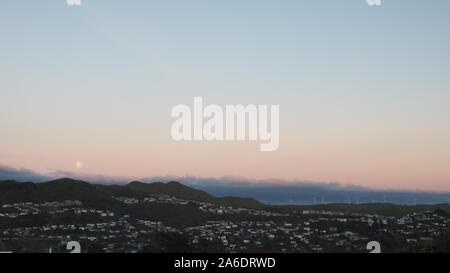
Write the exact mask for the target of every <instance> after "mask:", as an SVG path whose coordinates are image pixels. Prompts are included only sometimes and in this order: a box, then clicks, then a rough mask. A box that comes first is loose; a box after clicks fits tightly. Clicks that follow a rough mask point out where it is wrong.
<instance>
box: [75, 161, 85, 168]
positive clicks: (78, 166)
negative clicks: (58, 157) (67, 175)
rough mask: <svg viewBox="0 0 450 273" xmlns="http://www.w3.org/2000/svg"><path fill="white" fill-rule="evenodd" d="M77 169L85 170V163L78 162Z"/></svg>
mask: <svg viewBox="0 0 450 273" xmlns="http://www.w3.org/2000/svg"><path fill="white" fill-rule="evenodd" d="M75 167H77V169H81V168H83V162H81V161H77V163H75Z"/></svg>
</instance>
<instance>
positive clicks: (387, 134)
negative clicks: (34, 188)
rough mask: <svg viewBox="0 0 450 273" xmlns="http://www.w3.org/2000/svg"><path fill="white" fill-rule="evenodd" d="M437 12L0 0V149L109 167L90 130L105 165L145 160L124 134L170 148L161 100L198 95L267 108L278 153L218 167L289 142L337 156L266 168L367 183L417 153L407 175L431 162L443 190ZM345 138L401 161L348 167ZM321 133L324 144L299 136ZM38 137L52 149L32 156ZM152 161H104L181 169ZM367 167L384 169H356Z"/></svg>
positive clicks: (3, 158)
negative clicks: (273, 116)
mask: <svg viewBox="0 0 450 273" xmlns="http://www.w3.org/2000/svg"><path fill="white" fill-rule="evenodd" d="M449 12H450V1H447V0H433V1H425V0H383V1H382V6H380V7H369V6H368V5H367V4H366V1H365V0H328V1H325V0H322V1H319V0H309V1H306V0H304V1H300V0H292V1H274V0H272V1H268V0H258V1H256V0H254V1H253V0H239V1H238V0H227V1H225V0H223V1H219V0H214V1H212V0H203V1H198V0H179V1H149V0H133V1H126V0H82V6H80V7H70V6H68V5H67V4H66V3H65V1H64V0H39V1H31V0H3V1H2V3H1V8H0V75H1V76H0V92H1V93H0V94H1V100H0V126H1V128H2V136H1V138H0V151H1V152H0V163H3V164H7V165H12V166H17V167H30V168H35V169H40V170H42V169H44V168H57V169H67V168H69V167H68V166H69V165H70V166H72V165H73V162H74V161H75V160H80V157H84V156H85V157H87V158H92V161H93V163H92V164H85V165H86V169H87V170H88V171H90V172H105V171H107V170H108V166H107V165H102V164H100V163H98V162H100V161H101V160H102V158H108V159H109V158H110V157H111V155H110V154H109V153H108V152H107V151H108V150H107V148H106V146H105V148H104V150H97V151H96V150H95V148H96V147H98V146H99V145H100V144H103V143H110V145H111V146H108V147H114V149H118V148H117V147H121V148H120V149H121V150H120V152H121V153H120V157H122V156H123V158H126V160H125V159H124V160H123V161H120V160H119V159H117V160H116V161H114V162H110V164H111V165H113V166H118V165H120V166H124V165H126V164H132V162H134V161H137V160H144V159H148V158H149V157H150V156H148V155H147V153H150V152H149V151H151V153H152V157H158V156H161V157H162V155H161V154H160V153H163V152H162V151H159V150H158V151H156V150H153V149H152V148H148V147H147V146H146V147H147V148H148V149H149V150H146V148H141V149H139V148H138V146H139V145H146V144H145V143H153V144H148V145H149V146H151V145H156V146H161V147H164V148H165V149H164V151H165V152H164V153H172V152H176V151H177V149H178V148H176V147H174V146H173V143H172V142H171V140H170V136H169V133H170V132H169V128H170V125H171V122H172V119H171V118H170V115H169V113H170V109H171V107H172V106H173V105H175V104H179V103H183V104H191V103H192V98H193V97H194V96H197V95H201V96H203V97H204V99H205V101H206V103H208V102H209V103H215V104H219V105H224V104H227V103H232V104H237V103H241V104H249V103H252V104H259V103H264V104H280V107H281V114H282V120H281V122H282V131H281V134H282V135H281V137H282V142H281V146H280V147H281V150H280V153H281V154H282V155H284V156H280V157H281V159H280V158H269V159H268V158H262V159H258V160H260V162H259V161H258V160H256V161H258V162H259V163H258V164H256V166H254V170H253V169H249V170H244V173H241V172H239V173H234V171H236V170H235V169H233V168H232V166H230V168H229V169H226V168H225V167H224V168H223V169H217V170H216V174H217V175H241V176H250V177H251V176H257V175H256V172H257V170H258V169H261V168H262V166H266V165H265V164H267V165H270V164H272V163H273V162H280V163H276V164H280V165H283V164H284V163H283V162H284V161H288V160H299V162H300V161H301V159H303V160H306V159H305V158H301V156H300V155H301V154H302V155H308V157H311V155H315V156H316V157H317V158H315V159H314V160H317V162H316V163H315V164H316V165H319V164H321V162H323V161H327V160H329V162H328V161H327V162H328V163H324V164H325V165H324V168H327V166H328V165H327V164H329V166H333V162H334V161H333V160H335V161H336V162H339V161H341V160H342V161H344V162H348V166H341V167H342V168H343V169H344V170H345V175H342V174H341V173H340V172H339V171H337V170H334V169H333V168H332V167H330V171H329V172H327V171H326V170H324V172H323V173H325V174H326V175H322V174H323V173H319V171H318V168H317V169H316V168H315V167H311V168H307V169H305V170H303V172H299V173H295V171H296V170H297V169H296V168H295V166H292V169H289V168H287V169H283V168H281V169H280V173H285V174H287V175H286V178H292V177H295V178H307V179H324V180H325V179H330V180H340V181H344V182H346V181H349V182H352V183H357V184H358V183H360V184H368V185H375V186H376V185H379V184H377V183H382V182H381V181H380V182H376V181H378V180H383V179H384V181H390V183H397V182H396V181H398V183H407V182H406V181H408V177H409V176H408V175H406V174H404V172H405V171H406V170H408V169H415V168H417V166H424V168H426V171H425V172H424V173H421V174H420V175H422V176H421V179H422V180H420V181H423V180H424V179H425V178H426V177H427V175H428V176H429V173H433V174H434V175H436V177H434V178H433V179H434V180H433V181H436V182H435V183H436V186H435V188H439V187H441V188H442V187H444V186H443V185H444V184H443V183H444V182H445V181H446V182H449V179H450V173H449V172H448V171H445V168H444V166H446V164H450V140H449V139H450V125H449V124H450V91H449V86H450V85H449V79H450V50H449V49H450V35H448V32H449V29H450V16H449ZM355 139H356V142H357V143H356V144H355V145H361V149H360V150H357V151H353V152H354V158H355V160H357V162H364V164H367V165H376V164H384V165H385V166H386V168H387V167H388V166H391V165H392V164H393V163H392V162H390V163H386V162H383V163H380V162H378V161H376V162H373V161H371V160H372V159H373V158H374V157H375V158H378V159H380V158H383V156H385V157H388V158H390V159H392V160H394V161H395V162H401V164H400V165H401V167H398V168H396V167H395V165H394V167H393V168H394V170H392V169H389V170H387V169H386V168H382V169H370V168H368V169H367V172H366V173H365V175H366V176H364V174H359V172H362V171H361V170H359V169H360V166H357V165H355V164H353V165H352V163H351V161H349V160H350V159H349V158H346V156H344V157H342V154H341V153H343V152H344V151H348V152H349V153H351V152H352V150H348V148H352V147H353V148H354V146H350V144H351V143H353V142H355ZM365 140H367V141H365ZM378 140H379V142H378ZM283 141H284V142H283ZM114 143H116V144H117V145H114ZM155 143H156V144H155ZM320 143H329V144H328V145H329V146H330V147H328V148H329V149H324V150H314V147H316V145H317V146H318V147H319V146H320V145H321V144H320ZM283 144H284V145H283ZM105 145H106V144H105ZM128 145H129V146H130V147H134V146H133V145H137V146H136V147H134V148H129V147H128ZM205 145H207V144H205ZM303 145H305V146H306V147H309V149H310V150H308V149H303V148H302V147H303ZM377 145H378V146H377ZM100 146H101V145H100ZM255 146H256V145H255ZM322 146H323V145H322ZM379 146H382V148H380V147H379ZM139 147H140V146H139ZM283 147H284V148H283ZM392 147H395V148H392ZM209 148H210V147H206V148H205V149H206V150H208V149H209ZM66 149H67V150H66ZM223 149H224V148H221V147H219V148H218V149H215V148H214V149H211V150H208V151H212V152H215V153H216V154H217V155H216V156H217V158H215V159H216V160H217V162H222V163H223V164H222V165H227V164H226V162H227V161H226V160H227V158H228V157H227V156H229V157H230V158H233V154H232V153H231V152H229V153H228V154H227V156H225V157H224V155H223V154H221V153H222V150H223ZM283 149H284V150H283ZM49 150H58V151H59V153H54V154H52V155H51V156H48V158H47V155H48V154H47V153H48V151H49ZM73 150H77V151H82V152H75V151H73ZM139 151H140V153H142V155H140V156H137V153H138V152H139ZM387 151H391V154H389V153H386V152H387ZM238 152H239V149H237V150H236V153H238ZM89 153H90V154H89ZM111 153H112V152H111ZM205 153H206V152H205ZM283 153H285V154H283ZM297 153H298V154H297ZM377 153H379V154H377ZM64 155H66V156H64ZM99 155H102V156H101V157H100V156H99ZM369 155H372V157H371V156H369ZM187 156H188V155H187V154H186V160H188V157H187ZM190 156H191V157H192V155H190ZM252 156H253V155H252ZM252 156H250V155H249V156H248V157H249V158H252ZM272 156H274V157H275V156H276V155H272ZM42 157H45V161H44V160H41V161H40V158H42ZM366 157H368V158H371V159H368V158H366ZM194 158H195V156H194ZM224 158H225V159H224ZM330 158H331V159H330ZM81 159H83V158H81ZM332 159H333V160H332ZM191 160H192V159H191ZM205 160H206V159H205ZM311 160H313V159H311ZM364 160H365V161H364ZM422 160H424V161H422ZM193 161H194V162H195V163H196V164H197V167H198V169H199V170H198V171H192V173H189V174H192V175H200V176H201V175H203V174H204V175H211V174H210V173H202V171H201V170H200V166H202V164H204V161H203V158H202V159H200V158H199V159H198V160H197V161H195V159H194V160H193ZM61 162H68V163H64V164H63V163H61ZM94 162H96V163H94ZM168 162H170V161H169V160H168V161H167V162H164V161H163V163H168ZM406 162H412V163H410V164H411V165H405V164H407V163H406ZM163 163H161V166H160V167H158V168H155V169H154V170H145V168H144V166H142V167H141V168H131V167H130V168H125V167H123V168H121V169H120V171H117V172H112V173H111V174H123V175H130V174H129V172H136V173H139V175H164V174H173V175H184V174H186V172H187V171H186V170H184V169H177V168H176V167H174V168H170V167H168V166H167V164H166V165H163ZM241 163H242V162H241ZM243 163H244V164H245V162H243ZM66 164H67V165H66ZM311 164H312V163H311ZM425 164H430V165H425ZM272 165H273V164H272ZM384 165H383V166H384ZM89 166H92V168H90V169H89ZM164 166H166V167H164ZM352 166H353V168H356V169H358V170H355V175H352V174H349V172H350V173H351V170H352ZM429 166H435V168H437V169H430V167H429ZM436 166H438V167H436ZM447 166H448V165H447ZM164 168H166V169H164ZM336 168H337V167H336ZM346 168H348V169H346ZM193 169H196V168H193ZM162 170H164V171H165V172H166V173H161V171H162ZM380 172H384V173H386V172H387V173H388V174H386V177H381V176H380V177H378V178H377V179H378V180H376V181H375V180H373V179H372V178H370V179H369V178H367V179H365V178H364V177H367V176H369V175H371V174H372V173H380ZM390 172H391V173H390ZM280 173H278V172H274V173H267V174H264V175H261V176H262V177H266V178H267V177H269V176H270V177H275V176H276V177H279V176H280ZM400 174H403V175H400ZM420 175H419V174H416V175H415V176H416V177H417V176H420ZM371 177H372V176H371ZM280 178H284V177H280ZM420 181H419V180H418V181H416V187H420V183H421V182H420ZM386 183H387V182H386ZM402 185H403V184H402ZM439 185H440V186H439ZM404 186H407V185H406V184H405V185H403V188H404Z"/></svg>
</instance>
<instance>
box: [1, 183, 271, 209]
mask: <svg viewBox="0 0 450 273" xmlns="http://www.w3.org/2000/svg"><path fill="white" fill-rule="evenodd" d="M151 195H167V196H172V197H176V198H179V199H185V200H195V201H200V202H209V203H215V204H221V205H224V206H237V207H248V208H255V207H262V206H264V205H263V204H262V203H260V202H258V201H256V200H254V199H251V198H239V197H226V198H216V197H214V196H212V195H210V194H208V193H207V192H204V191H201V190H197V189H194V188H191V187H188V186H185V185H183V184H181V183H179V182H175V181H173V182H169V183H161V182H155V183H142V182H138V181H134V182H131V183H129V184H127V185H99V184H90V183H87V182H84V181H80V180H74V179H70V178H63V179H58V180H53V181H49V182H44V183H31V182H27V183H21V182H16V181H11V180H8V181H0V204H2V203H3V204H5V203H18V202H34V203H43V202H48V201H64V200H79V201H81V202H83V203H84V204H86V205H89V206H92V207H95V208H106V207H111V206H112V207H115V206H118V205H119V202H118V201H117V200H116V199H114V198H113V197H119V196H124V197H135V198H142V197H146V196H151Z"/></svg>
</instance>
